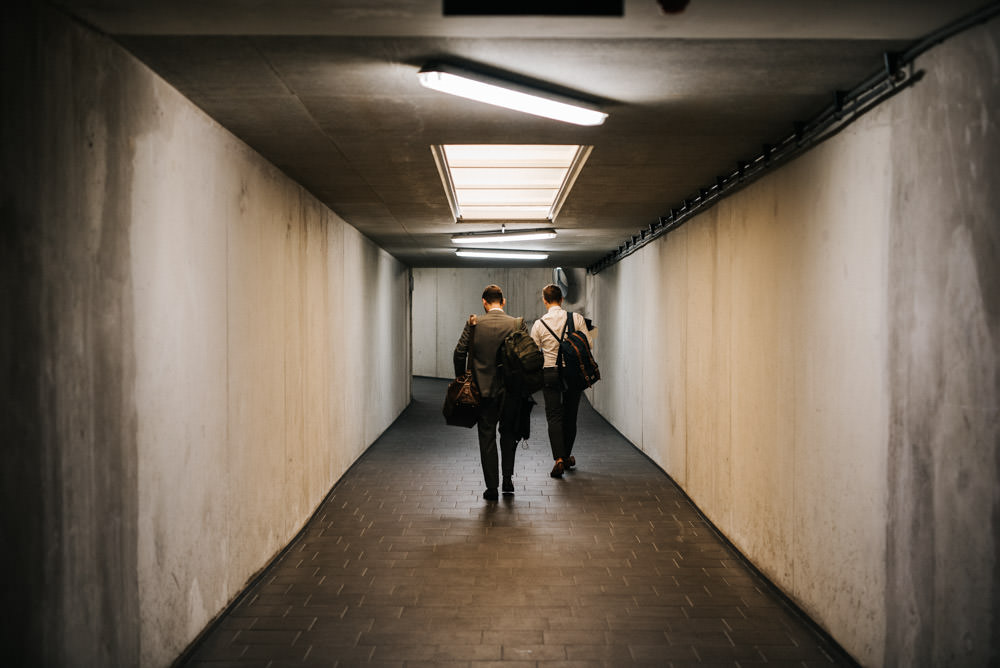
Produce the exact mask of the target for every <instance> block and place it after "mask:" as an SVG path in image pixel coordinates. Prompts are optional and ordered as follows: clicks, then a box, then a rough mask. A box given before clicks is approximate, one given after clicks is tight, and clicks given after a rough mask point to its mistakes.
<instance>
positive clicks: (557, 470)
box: [549, 459, 565, 478]
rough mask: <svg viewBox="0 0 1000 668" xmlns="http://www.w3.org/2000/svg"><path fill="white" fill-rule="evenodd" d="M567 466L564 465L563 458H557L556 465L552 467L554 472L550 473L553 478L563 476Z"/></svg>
mask: <svg viewBox="0 0 1000 668" xmlns="http://www.w3.org/2000/svg"><path fill="white" fill-rule="evenodd" d="M564 470H565V467H564V466H563V460H561V459H557V460H556V465H555V466H553V467H552V472H551V473H549V475H550V476H552V477H553V478H561V477H562V474H563V471H564Z"/></svg>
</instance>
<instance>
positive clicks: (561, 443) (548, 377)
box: [542, 367, 583, 459]
mask: <svg viewBox="0 0 1000 668" xmlns="http://www.w3.org/2000/svg"><path fill="white" fill-rule="evenodd" d="M542 377H543V380H544V381H545V385H544V386H543V387H542V398H543V399H544V400H545V421H546V422H547V423H548V425H549V444H550V445H551V446H552V459H566V458H567V457H569V456H570V455H571V454H573V443H574V442H575V441H576V415H577V413H578V412H579V410H580V396H581V395H582V394H583V392H582V391H581V390H567V389H564V388H563V384H562V381H561V380H560V379H559V370H558V369H556V368H555V367H548V368H545V369H542Z"/></svg>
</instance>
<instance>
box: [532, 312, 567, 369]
mask: <svg viewBox="0 0 1000 668" xmlns="http://www.w3.org/2000/svg"><path fill="white" fill-rule="evenodd" d="M570 315H572V314H570ZM538 321H539V322H540V323H542V325H544V326H545V329H547V330H549V334H551V335H552V336H553V338H555V340H556V342H557V343H559V344H560V346H559V352H557V353H556V368H559V367H561V366H562V356H563V351H562V345H561V343H562V340H563V337H564V336H566V325H568V324H569V317H567V318H566V324H565V325H563V331H562V334H561V335H559V336H556V333H555V332H553V331H552V328H551V327H549V325H548V323H547V322H545V321H544V320H542V319H541V318H539V319H538Z"/></svg>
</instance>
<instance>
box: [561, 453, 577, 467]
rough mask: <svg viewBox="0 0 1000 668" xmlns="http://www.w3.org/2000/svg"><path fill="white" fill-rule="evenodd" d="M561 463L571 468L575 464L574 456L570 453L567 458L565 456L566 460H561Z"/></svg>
mask: <svg viewBox="0 0 1000 668" xmlns="http://www.w3.org/2000/svg"><path fill="white" fill-rule="evenodd" d="M563 465H564V466H565V467H566V468H568V469H571V468H573V467H574V466H576V457H574V456H573V455H570V456H569V458H567V459H566V461H564V462H563Z"/></svg>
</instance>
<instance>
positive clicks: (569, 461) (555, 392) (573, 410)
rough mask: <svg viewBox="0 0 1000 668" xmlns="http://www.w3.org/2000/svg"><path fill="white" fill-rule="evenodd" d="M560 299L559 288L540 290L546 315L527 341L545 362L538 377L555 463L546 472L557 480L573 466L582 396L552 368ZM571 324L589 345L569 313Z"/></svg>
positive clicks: (583, 327)
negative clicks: (539, 351) (539, 350)
mask: <svg viewBox="0 0 1000 668" xmlns="http://www.w3.org/2000/svg"><path fill="white" fill-rule="evenodd" d="M562 300H563V295H562V290H560V289H559V286H557V285H546V286H545V287H544V288H543V289H542V302H543V303H544V304H545V308H546V309H548V312H547V313H546V314H545V315H543V316H542V317H541V318H539V319H538V320H536V321H535V324H534V325H532V327H531V338H532V339H534V340H535V343H536V344H538V347H539V348H540V349H541V351H542V356H543V357H544V359H545V361H544V364H543V365H542V376H543V378H544V380H545V385H544V386H543V387H542V397H543V398H544V400H545V421H546V422H547V423H548V427H549V444H550V445H551V446H552V459H554V460H555V465H554V466H553V467H552V472H551V473H550V475H551V476H552V477H553V478H561V477H562V474H563V471H565V470H567V469H571V468H573V467H574V466H576V458H575V457H574V456H573V442H574V441H575V440H576V416H577V412H578V411H579V408H580V396H581V395H582V394H583V391H582V390H571V389H568V388H566V387H565V385H564V383H563V382H562V379H561V377H560V372H559V368H558V367H557V366H556V360H557V359H558V357H559V341H560V339H561V338H562V335H563V332H564V329H565V327H566V324H567V322H566V321H567V313H566V311H565V310H563V307H562ZM573 325H574V327H575V328H576V329H578V330H579V331H581V332H583V333H584V334H586V336H587V341H588V342H589V343H591V345H593V342H592V341H591V340H590V332H589V331H587V323H586V321H585V320H584V319H583V316H582V315H580V314H579V313H574V314H573Z"/></svg>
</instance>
